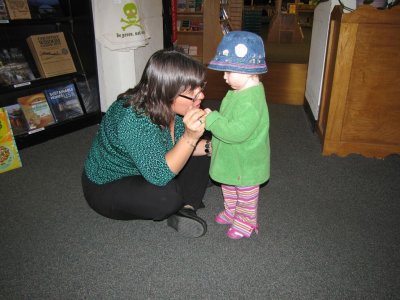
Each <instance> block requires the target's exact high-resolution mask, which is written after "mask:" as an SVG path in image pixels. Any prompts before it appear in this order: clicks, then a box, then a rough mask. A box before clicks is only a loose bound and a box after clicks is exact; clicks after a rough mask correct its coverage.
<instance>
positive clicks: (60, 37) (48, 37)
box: [27, 32, 76, 78]
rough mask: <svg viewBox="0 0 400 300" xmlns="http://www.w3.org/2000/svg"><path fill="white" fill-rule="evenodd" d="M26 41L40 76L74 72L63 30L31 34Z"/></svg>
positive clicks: (45, 76)
mask: <svg viewBox="0 0 400 300" xmlns="http://www.w3.org/2000/svg"><path fill="white" fill-rule="evenodd" d="M27 42H28V46H29V49H30V50H31V52H32V55H33V58H34V59H35V63H36V65H37V67H38V70H39V73H40V75H41V76H42V77H44V78H47V77H53V76H58V75H63V74H69V73H74V72H76V68H75V64H74V60H73V59H72V56H71V52H70V50H69V48H68V44H67V41H66V39H65V36H64V33H63V32H54V33H47V34H38V35H31V36H30V37H28V38H27Z"/></svg>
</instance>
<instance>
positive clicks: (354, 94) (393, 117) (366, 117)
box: [318, 5, 400, 157]
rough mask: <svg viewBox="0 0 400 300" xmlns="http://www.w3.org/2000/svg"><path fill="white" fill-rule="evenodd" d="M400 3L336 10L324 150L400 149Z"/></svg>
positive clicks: (324, 104)
mask: <svg viewBox="0 0 400 300" xmlns="http://www.w3.org/2000/svg"><path fill="white" fill-rule="evenodd" d="M399 51H400V7H398V6H397V7H394V8H392V9H387V10H378V9H376V8H374V7H372V6H369V5H364V6H361V7H359V8H358V9H357V10H355V11H354V12H351V13H343V11H342V9H341V7H340V6H336V7H335V8H334V9H333V11H332V14H331V21H330V28H329V35H328V45H327V53H326V63H325V70H324V79H323V86H322V95H321V106H320V112H319V120H318V130H319V132H320V135H321V138H322V144H323V154H324V155H330V154H337V155H339V156H346V155H348V154H351V153H356V154H361V155H363V156H366V157H384V156H387V155H390V154H395V153H400V96H399V95H400V55H399Z"/></svg>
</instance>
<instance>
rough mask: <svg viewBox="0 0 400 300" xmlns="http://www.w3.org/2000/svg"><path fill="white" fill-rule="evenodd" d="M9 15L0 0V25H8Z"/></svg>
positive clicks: (2, 1)
mask: <svg viewBox="0 0 400 300" xmlns="http://www.w3.org/2000/svg"><path fill="white" fill-rule="evenodd" d="M9 20H10V15H9V14H8V11H7V7H6V3H5V2H4V0H0V23H8V22H9Z"/></svg>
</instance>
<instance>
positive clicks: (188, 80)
mask: <svg viewBox="0 0 400 300" xmlns="http://www.w3.org/2000/svg"><path fill="white" fill-rule="evenodd" d="M204 79H205V67H204V66H203V65H202V64H201V63H199V62H197V61H195V60H194V59H192V58H191V57H190V56H188V55H186V54H184V53H182V52H179V51H177V50H167V49H163V50H159V51H157V52H155V53H154V54H153V55H152V56H151V57H150V59H149V61H148V62H147V64H146V66H145V68H144V71H143V75H142V78H141V79H140V81H139V83H138V84H137V85H136V86H135V87H134V88H131V89H128V90H127V91H126V92H124V93H122V94H120V95H118V99H123V100H125V101H126V102H125V106H126V107H128V106H132V108H133V109H134V111H135V112H136V113H137V114H140V115H147V116H149V117H150V119H151V120H152V122H153V123H154V124H157V125H159V126H162V127H166V126H168V125H169V124H170V123H171V121H172V120H173V118H174V112H173V111H172V110H171V105H172V103H173V101H174V99H175V98H176V97H177V96H178V95H179V94H181V93H183V92H184V91H186V90H193V89H195V88H196V87H198V86H201V85H202V84H203V82H204Z"/></svg>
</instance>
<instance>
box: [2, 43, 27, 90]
mask: <svg viewBox="0 0 400 300" xmlns="http://www.w3.org/2000/svg"><path fill="white" fill-rule="evenodd" d="M34 79H35V76H34V74H33V72H32V69H31V68H30V66H29V64H28V61H27V60H26V59H25V56H24V54H23V52H22V50H21V49H20V48H18V47H11V48H0V86H9V85H14V84H19V83H23V82H27V81H31V80H34Z"/></svg>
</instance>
